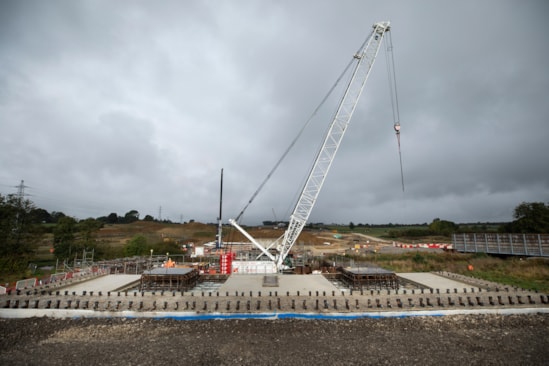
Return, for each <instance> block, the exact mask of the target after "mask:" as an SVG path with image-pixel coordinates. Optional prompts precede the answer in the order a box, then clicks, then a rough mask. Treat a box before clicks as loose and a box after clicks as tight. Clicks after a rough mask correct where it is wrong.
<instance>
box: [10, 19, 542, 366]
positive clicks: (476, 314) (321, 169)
mask: <svg viewBox="0 0 549 366" xmlns="http://www.w3.org/2000/svg"><path fill="white" fill-rule="evenodd" d="M390 29H391V26H390V24H389V22H378V23H375V24H373V26H372V30H371V33H370V34H369V36H368V37H367V39H366V41H365V42H364V44H363V45H362V46H361V48H360V49H359V51H358V52H357V53H356V54H355V55H353V57H352V60H351V64H350V65H352V66H353V67H352V68H347V69H346V71H347V70H351V73H350V74H351V76H350V78H349V83H348V85H347V86H346V89H345V91H344V93H343V98H342V100H341V102H340V104H339V105H338V107H337V110H336V113H335V116H334V117H333V120H332V121H331V124H330V125H329V128H328V130H327V133H326V135H325V137H324V140H323V142H322V145H321V148H320V150H319V152H318V154H317V155H316V157H315V160H314V163H313V165H312V167H311V169H310V170H309V175H308V176H307V179H306V182H305V184H304V186H303V188H302V190H301V193H300V195H299V198H298V200H297V202H296V204H295V206H294V210H293V212H292V213H291V215H290V217H289V221H288V223H287V225H284V230H280V233H281V235H279V236H278V237H275V238H273V237H266V238H263V237H262V238H256V237H254V236H253V235H252V234H251V233H250V229H249V228H248V227H245V226H243V225H242V224H241V222H240V219H241V217H242V215H243V214H244V211H245V210H246V208H247V206H248V205H246V207H245V208H244V209H243V210H242V211H241V213H240V214H239V215H238V216H237V217H236V218H234V219H229V220H228V223H229V224H230V225H231V227H232V230H234V231H235V232H236V233H237V235H238V236H239V241H238V242H237V241H234V242H231V241H229V240H224V239H223V221H222V201H223V199H222V196H223V170H221V190H220V200H219V201H220V205H219V215H218V223H217V224H218V227H217V235H216V239H215V241H211V242H209V243H207V244H205V245H204V246H203V247H200V249H199V251H200V255H197V256H196V257H198V258H200V260H197V261H195V262H192V261H188V260H187V259H188V258H187V257H186V256H185V255H184V254H181V253H177V254H174V253H172V254H171V255H170V253H166V254H165V255H164V254H163V253H162V254H158V253H153V250H152V249H151V252H150V255H149V256H135V257H131V258H119V259H112V260H105V261H93V260H92V261H90V263H89V265H87V266H84V265H82V264H81V265H80V267H78V268H77V266H76V265H75V266H73V267H72V268H71V267H68V265H66V264H65V265H66V267H67V268H68V269H67V270H66V271H65V270H63V271H61V272H58V273H56V274H55V275H52V276H51V277H50V278H49V279H48V280H46V281H43V280H38V279H36V278H26V279H24V280H21V281H19V282H17V284H16V286H15V287H13V288H6V287H3V288H2V289H1V290H2V291H1V292H2V293H1V294H0V326H1V327H2V329H3V331H2V333H3V334H2V337H1V338H0V349H2V351H1V352H0V363H1V364H10V365H17V364H21V365H23V364H38V363H40V362H45V363H46V364H52V365H53V364H67V363H69V364H88V363H94V364H95V363H97V364H106V363H108V364H115V363H116V364H130V363H131V364H134V361H133V360H138V361H137V362H136V363H137V364H144V365H153V364H159V363H163V362H174V361H175V362H181V363H189V364H201V365H206V364H208V365H210V364H215V365H217V364H219V365H229V364H230V365H241V364H250V365H251V364H254V365H256V364H273V365H280V364H289V363H293V364H295V363H301V362H308V363H311V362H313V360H315V361H314V362H318V363H322V364H334V365H338V364H382V363H383V364H387V363H394V364H417V363H422V360H426V359H427V360H429V361H430V363H431V364H432V363H434V362H436V363H446V362H447V361H448V360H453V361H454V363H459V364H500V363H509V362H510V361H511V362H513V363H516V364H542V362H544V361H546V359H547V356H548V355H549V354H548V351H547V349H549V348H548V347H547V346H548V345H549V343H548V339H549V295H548V294H546V293H542V292H538V291H536V290H528V289H524V288H520V287H518V286H509V285H505V284H501V283H496V282H491V281H485V280H481V279H478V278H475V277H473V276H465V275H460V274H456V273H452V272H447V271H432V272H404V273H400V272H398V273H397V272H395V271H392V270H388V269H385V268H382V267H381V266H378V265H376V264H375V263H370V262H355V261H354V260H353V259H347V258H345V259H344V260H342V262H337V261H336V260H335V259H333V257H328V256H326V258H330V259H329V260H328V259H318V258H324V257H323V256H324V254H325V253H326V254H330V252H332V253H331V254H333V253H336V254H338V255H339V254H341V256H342V257H345V255H346V254H353V255H355V254H360V253H364V252H369V253H377V252H378V251H380V250H388V251H389V250H400V249H401V247H400V248H399V247H398V246H397V243H394V242H392V243H391V242H386V241H378V242H374V239H372V238H366V237H361V238H359V239H351V240H355V241H354V242H353V243H354V244H353V246H349V245H347V246H346V247H345V249H344V251H343V252H342V251H341V247H337V248H336V246H335V245H334V246H332V244H331V242H327V241H325V242H323V243H321V244H320V248H321V249H318V248H319V246H318V245H316V246H314V245H310V246H309V247H308V248H307V249H306V248H305V246H304V245H302V243H301V242H302V241H304V240H305V239H304V238H306V234H307V233H304V228H305V227H306V224H307V222H308V220H309V218H310V214H311V212H312V210H313V207H314V204H315V202H316V201H317V198H318V195H319V193H320V191H321V189H322V186H323V184H324V181H325V179H326V177H327V175H328V172H329V170H330V167H331V165H332V162H333V159H334V157H335V155H336V152H337V151H338V148H339V146H340V143H341V141H342V138H343V135H344V132H345V131H346V130H347V127H348V124H349V122H350V120H351V117H352V115H353V112H354V110H355V108H356V105H357V103H358V100H359V98H360V96H361V93H362V91H363V89H364V87H365V84H366V81H367V79H368V75H369V73H370V70H371V68H372V66H373V64H374V61H375V59H376V57H377V54H378V51H379V49H380V47H381V44H382V41H384V40H386V41H387V42H389V44H388V47H387V50H388V60H389V61H388V62H387V65H388V66H389V67H390V66H391V65H394V62H393V61H392V53H391V52H392V45H391V44H390V42H391V41H390V36H389V34H390V33H389V32H390ZM389 72H390V74H391V76H390V77H392V78H393V81H394V70H389ZM391 98H393V100H392V105H393V108H394V110H393V116H395V120H394V124H393V128H394V132H395V136H396V140H397V144H398V148H399V150H398V154H399V158H400V174H401V186H402V190H403V191H404V177H403V171H402V158H401V152H400V121H399V118H398V115H399V112H398V103H396V83H395V84H394V89H392V90H391ZM325 100H326V99H325ZM294 142H295V141H294ZM292 146H293V143H292V144H291V145H290V147H289V148H291V147H292ZM289 148H288V150H289ZM288 150H287V151H286V152H284V154H283V158H284V157H285V156H286V153H287V152H288ZM279 163H280V161H279V162H278V163H277V164H276V165H275V167H274V168H273V170H271V171H270V172H269V174H268V175H267V178H266V179H265V181H264V182H262V184H261V185H260V187H259V188H258V190H257V191H256V192H255V193H254V195H253V196H252V198H251V199H250V200H249V201H248V204H249V203H252V201H253V200H254V198H255V196H256V195H257V193H259V191H260V190H261V188H262V187H263V185H264V184H265V182H266V181H267V180H268V179H269V177H270V176H271V175H272V173H274V170H276V168H277V167H278V165H279ZM327 235H328V238H330V240H331V239H336V240H339V239H340V237H341V235H339V234H336V235H334V233H328V234H327ZM298 238H301V240H298ZM240 239H242V240H240ZM370 240H372V242H370ZM456 240H457V239H456ZM537 240H538V241H537V242H535V244H532V245H535V249H536V250H537V252H536V253H538V254H537V255H540V256H544V255H546V254H545V253H547V252H549V250H547V249H546V248H545V247H546V246H547V245H549V242H547V241H546V240H545V238H544V239H543V240H542V239H541V238H539V239H537ZM300 241H301V242H300ZM469 242H470V240H469V238H466V237H463V238H462V239H460V245H461V244H462V243H463V247H464V248H465V249H466V250H468V251H470V250H471V246H470V245H469V247H467V244H468V243H469ZM498 243H499V241H498ZM432 245H433V247H427V248H425V249H426V250H440V251H442V250H448V249H452V247H451V246H450V245H449V244H448V245H447V244H444V245H439V244H432ZM300 246H301V247H300ZM322 246H324V247H322ZM524 246H525V245H524ZM485 247H488V244H485ZM525 247H526V246H525ZM334 248H335V249H334ZM476 248H477V245H476V244H475V249H476ZM510 248H511V251H513V250H515V247H513V246H510ZM416 249H417V250H421V249H423V248H416ZM498 249H499V247H498ZM194 250H195V255H196V253H197V251H198V249H196V248H195V249H194ZM313 252H314V253H313ZM525 252H526V253H534V251H533V250H531V251H527V250H525ZM349 258H351V257H349ZM75 262H76V260H75ZM82 262H84V261H82ZM86 263H87V261H86ZM442 318H444V319H445V320H446V321H442V320H441V319H442ZM56 320H58V322H56ZM243 320H245V322H244V321H243ZM174 355H177V358H175V357H174ZM388 360H390V361H388ZM433 361H434V362H433Z"/></svg>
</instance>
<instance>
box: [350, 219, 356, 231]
mask: <svg viewBox="0 0 549 366" xmlns="http://www.w3.org/2000/svg"><path fill="white" fill-rule="evenodd" d="M349 229H351V231H353V230H354V229H355V224H354V222H352V221H351V222H350V223H349Z"/></svg>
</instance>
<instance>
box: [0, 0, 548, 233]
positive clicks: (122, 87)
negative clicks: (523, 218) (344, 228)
mask: <svg viewBox="0 0 549 366" xmlns="http://www.w3.org/2000/svg"><path fill="white" fill-rule="evenodd" d="M0 8H1V9H0V17H1V18H0V149H1V150H0V168H1V172H0V184H2V187H3V189H2V193H11V192H13V191H15V189H14V188H13V186H14V185H16V184H18V182H19V181H20V180H21V179H24V180H25V183H26V184H27V185H29V186H30V187H32V188H30V189H29V193H32V194H33V195H34V196H33V200H34V201H35V202H36V203H37V204H38V205H39V206H44V208H46V209H48V210H61V211H64V212H65V213H67V214H71V215H76V216H78V217H87V216H100V215H106V214H108V213H110V212H113V211H114V212H118V213H119V214H123V213H125V212H126V211H129V210H130V209H138V210H139V211H140V212H141V214H142V215H143V216H144V215H145V214H151V215H153V216H157V214H158V210H159V206H162V212H163V217H164V218H166V217H170V218H171V219H172V220H176V221H177V220H179V219H180V218H181V216H183V217H184V220H188V219H197V220H200V221H206V222H212V221H214V220H215V217H216V215H217V200H218V194H219V192H218V191H219V186H218V185H219V172H220V169H221V168H224V169H225V195H224V197H225V199H224V203H225V206H226V207H225V210H224V211H225V212H226V213H227V215H230V216H233V217H234V216H235V215H236V214H237V213H238V212H239V211H240V209H241V208H242V207H243V206H244V204H245V203H246V202H247V200H248V199H249V198H250V196H251V195H252V193H253V192H254V191H255V189H256V188H257V187H258V186H259V184H260V183H261V182H262V180H263V179H264V177H265V176H266V175H267V173H268V172H269V171H270V169H271V168H272V167H273V166H274V164H275V163H276V161H277V159H278V158H279V157H280V156H281V154H282V152H283V151H284V150H285V149H286V147H287V146H288V145H289V144H290V142H291V140H292V139H293V138H294V137H295V136H296V134H297V132H298V131H299V129H300V128H301V126H302V124H303V123H304V122H305V121H306V120H307V118H308V117H309V116H310V114H311V113H312V111H313V110H314V108H315V107H316V106H317V105H318V103H319V102H320V100H321V99H322V98H323V97H324V95H325V93H326V92H327V91H328V89H329V88H330V87H331V86H332V84H333V82H334V81H335V79H336V78H337V76H338V75H339V73H340V72H341V71H342V70H343V68H344V67H345V65H346V64H347V62H348V61H349V60H350V58H351V57H352V56H353V53H354V52H355V51H356V50H357V48H358V46H359V45H360V44H361V43H362V41H363V40H364V39H365V37H366V35H367V34H368V33H369V32H370V28H371V25H372V24H373V23H374V22H376V21H381V20H390V21H391V22H392V26H393V31H392V39H393V45H394V55H395V65H396V72H397V82H398V91H399V95H398V96H399V105H400V119H401V124H402V157H403V162H404V175H405V184H406V191H405V193H403V192H402V191H401V187H400V167H399V160H398V152H397V145H396V139H395V136H394V133H393V131H392V125H393V120H392V112H391V103H390V99H389V91H388V83H387V71H386V67H385V51H384V50H382V51H381V52H380V54H379V56H378V60H377V61H376V64H375V65H374V68H373V71H372V73H371V75H370V79H369V80H368V83H367V86H366V89H365V91H364V93H363V96H362V98H361V100H360V102H359V105H358V106H357V110H356V112H355V116H354V118H353V121H352V122H351V125H350V127H349V129H348V132H347V135H346V136H345V138H344V140H343V143H342V146H341V149H340V151H339V153H338V156H337V157H336V159H335V162H334V165H333V167H332V171H331V172H330V175H329V176H328V178H327V180H326V183H325V186H324V188H323V191H322V192H321V193H320V197H319V200H318V203H317V205H316V206H315V209H314V211H313V213H312V215H311V220H312V221H323V222H340V223H348V222H349V221H354V222H355V223H358V222H363V223H386V222H394V223H397V222H398V223H421V222H430V221H431V220H432V219H433V218H435V217H440V218H444V219H448V220H454V221H459V222H466V221H473V222H474V221H500V220H510V219H511V215H512V211H513V209H514V207H516V206H517V205H518V204H519V203H520V202H522V201H542V202H547V201H548V197H549V175H548V174H547V163H546V162H545V160H546V156H547V155H548V152H549V151H548V147H547V146H548V145H547V143H546V140H547V137H548V133H547V132H546V131H547V129H546V128H544V127H545V125H546V124H547V115H548V112H549V107H548V106H547V103H546V102H545V99H546V98H547V95H548V91H549V75H548V74H547V73H546V72H545V68H546V65H547V64H549V46H547V42H546V41H545V36H546V35H547V34H548V33H549V32H548V29H547V26H546V23H545V19H544V18H545V15H546V14H548V13H549V12H548V6H547V5H546V4H545V2H543V1H527V2H524V3H521V4H517V3H516V2H513V1H484V2H480V3H479V2H476V1H464V2H459V3H456V2H451V1H447V2H444V1H443V2H440V1H415V2H407V1H388V2H385V3H383V4H376V3H372V2H365V1H339V2H336V1H320V2H319V1H272V2H261V3H259V2H254V1H234V2H216V1H186V2H177V1H173V2H171V1H167V2H161V3H152V2H147V1H134V2H103V1H78V2H74V1H52V2H42V1H25V2H19V1H4V2H2V4H1V5H0ZM338 93H341V89H339V90H338ZM339 95H340V94H337V93H336V95H335V96H334V98H331V99H330V100H329V101H328V102H327V103H326V106H325V108H323V109H322V110H321V111H319V113H318V118H317V119H315V120H314V121H313V122H312V123H311V127H309V128H308V129H307V130H306V132H305V133H304V134H303V136H302V137H301V139H300V140H299V142H298V143H297V144H296V146H295V147H294V149H293V150H292V153H291V154H290V155H289V156H288V158H287V159H286V160H285V161H284V162H283V163H282V164H281V166H280V168H279V170H278V171H277V173H276V174H275V175H274V176H273V177H272V178H271V180H270V181H269V182H268V184H267V185H266V186H265V188H264V190H263V192H262V194H261V195H260V196H258V197H257V199H256V202H255V204H254V205H252V206H251V207H250V208H249V211H248V212H247V214H246V216H245V221H249V222H250V223H257V222H260V221H261V220H264V219H272V216H273V210H274V211H275V212H276V214H277V216H278V217H279V218H284V217H287V216H288V215H289V213H290V211H291V209H292V208H293V204H294V203H295V201H296V199H297V196H296V195H297V194H298V192H299V188H300V186H301V185H302V184H303V182H304V179H305V176H306V174H307V172H308V170H309V167H310V164H311V163H312V159H313V155H314V152H315V150H316V149H317V148H318V147H319V144H320V142H321V138H322V134H323V133H324V131H325V130H326V128H327V123H328V122H329V118H330V116H331V115H332V114H333V111H334V109H335V107H336V99H337V97H338V96H339ZM9 186H11V187H12V188H13V189H12V190H10V188H9Z"/></svg>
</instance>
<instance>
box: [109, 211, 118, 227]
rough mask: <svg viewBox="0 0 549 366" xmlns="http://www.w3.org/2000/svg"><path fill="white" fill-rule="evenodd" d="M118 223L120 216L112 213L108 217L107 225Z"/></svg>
mask: <svg viewBox="0 0 549 366" xmlns="http://www.w3.org/2000/svg"><path fill="white" fill-rule="evenodd" d="M116 223H118V214H117V213H116V212H111V213H110V214H109V216H107V224H116Z"/></svg>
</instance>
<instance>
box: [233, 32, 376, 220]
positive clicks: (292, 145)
mask: <svg viewBox="0 0 549 366" xmlns="http://www.w3.org/2000/svg"><path fill="white" fill-rule="evenodd" d="M368 39H369V37H367V38H366V40H365V41H364V42H363V43H362V45H361V46H360V48H359V49H358V51H357V52H356V53H355V55H357V54H359V52H360V51H361V50H362V49H363V48H364V46H365V45H366V42H368ZM356 61H357V60H356V58H355V57H354V56H353V58H351V61H349V63H348V64H347V66H346V67H345V69H344V70H343V72H342V73H341V75H339V77H338V78H337V80H336V82H335V83H334V85H333V86H332V87H331V88H330V90H329V91H328V93H327V94H326V95H325V96H324V98H322V101H321V102H320V104H319V105H318V106H317V107H316V108H315V110H314V111H313V113H312V114H311V116H310V117H309V118H308V119H307V121H306V122H305V123H304V125H303V126H302V127H301V130H299V132H298V134H297V136H296V137H295V138H294V139H293V140H292V142H291V143H290V145H289V146H288V148H287V149H286V151H284V153H283V154H282V156H281V157H280V158H279V159H278V161H277V162H276V164H275V165H274V167H273V168H272V169H271V171H270V172H269V174H267V176H266V177H265V179H264V180H263V182H261V184H260V185H259V187H258V188H257V190H256V191H255V192H254V194H253V195H252V197H251V198H250V199H249V200H248V203H246V206H244V208H243V209H242V211H240V213H239V214H238V216H237V217H236V219H235V221H236V222H239V220H240V219H241V218H242V215H244V211H246V209H247V208H248V206H250V204H251V203H252V202H253V200H254V199H255V197H256V196H257V195H258V194H259V192H260V191H261V189H263V186H265V184H266V183H267V181H268V180H269V179H270V178H271V176H272V175H273V173H274V172H275V171H276V169H277V168H278V167H279V166H280V164H281V163H282V161H283V160H284V159H285V158H286V156H287V155H288V153H289V152H290V150H291V149H292V148H293V147H294V145H295V144H296V142H297V140H299V138H300V137H301V135H302V134H303V131H304V130H305V128H306V127H307V126H308V125H309V123H310V122H311V121H312V120H313V118H314V117H315V116H316V114H317V113H318V111H319V110H320V108H321V107H322V106H323V105H324V103H325V102H326V100H327V99H328V98H329V97H330V95H331V94H332V93H333V91H334V89H335V88H336V87H337V85H338V84H339V82H340V81H341V79H343V77H344V76H345V74H346V73H347V72H348V71H349V68H350V67H351V66H352V64H353V63H354V62H356Z"/></svg>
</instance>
